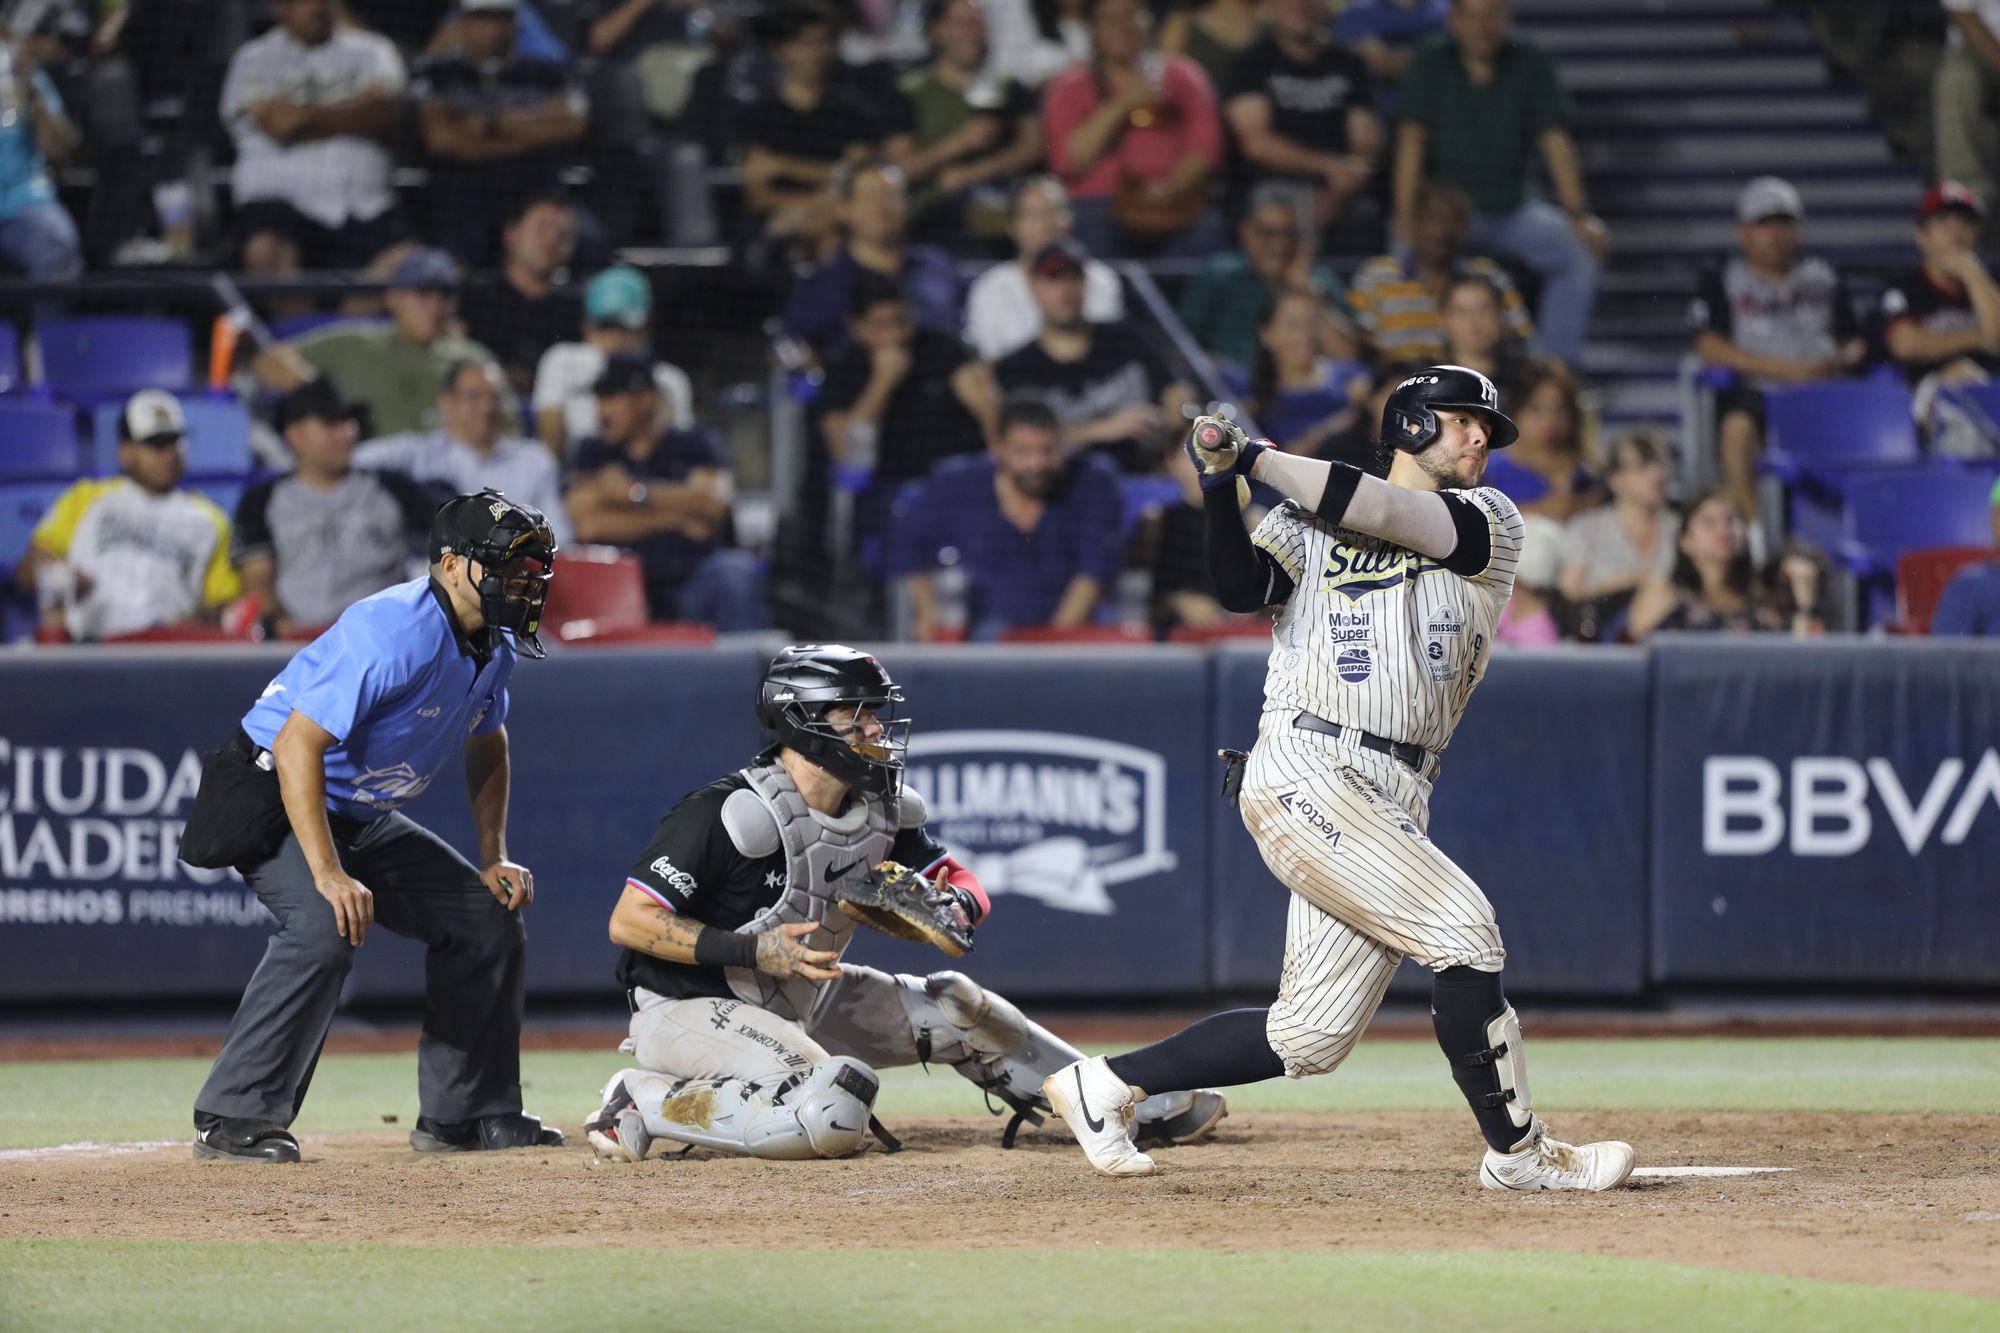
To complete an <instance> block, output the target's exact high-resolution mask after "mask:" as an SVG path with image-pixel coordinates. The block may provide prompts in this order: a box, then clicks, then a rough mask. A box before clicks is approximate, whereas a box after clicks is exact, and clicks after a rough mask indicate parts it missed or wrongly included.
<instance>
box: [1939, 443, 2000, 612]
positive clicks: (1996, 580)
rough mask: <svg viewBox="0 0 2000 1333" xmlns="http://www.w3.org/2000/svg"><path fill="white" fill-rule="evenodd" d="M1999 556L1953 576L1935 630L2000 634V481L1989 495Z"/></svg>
mask: <svg viewBox="0 0 2000 1333" xmlns="http://www.w3.org/2000/svg"><path fill="white" fill-rule="evenodd" d="M1989 503H1990V504H1991V505H1992V515H1993V546H1994V550H1995V553H1996V554H1995V558H1994V559H1992V560H1982V561H1980V562H1979V563H1977V564H1973V565H1967V566H1966V567H1965V568H1964V569H1961V570H1959V571H1958V573H1956V574H1954V575H1952V576H1951V582H1949V583H1947V584H1945V585H1944V592H1943V593H1942V594H1941V595H1940V596H1939V597H1938V604H1937V612H1936V614H1934V615H1933V616H1932V617H1931V633H1933V634H1952V635H1971V636H1977V637H1981V638H1995V637H2000V481H1996V482H1994V483H1993V492H1992V495H1991V496H1990V497H1989Z"/></svg>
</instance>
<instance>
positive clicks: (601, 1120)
mask: <svg viewBox="0 0 2000 1333" xmlns="http://www.w3.org/2000/svg"><path fill="white" fill-rule="evenodd" d="M583 1132H584V1135H585V1137H587V1138H588V1139H589V1140H590V1147H591V1150H592V1151H593V1152H595V1153H596V1154H597V1160H598V1161H600V1162H643V1161H645V1160H646V1153H647V1151H648V1150H649V1149H651V1148H652V1146H653V1136H652V1135H651V1134H648V1133H647V1132H646V1121H645V1118H644V1117H643V1116H641V1115H640V1114H639V1107H638V1105H637V1104H636V1103H634V1102H633V1100H632V1094H631V1093H629V1092H627V1091H625V1076H624V1075H623V1074H614V1075H613V1076H612V1078H611V1082H610V1083H609V1084H607V1085H606V1086H605V1089H604V1103H603V1105H601V1106H599V1107H598V1108H597V1111H596V1113H595V1114H593V1115H592V1116H591V1117H590V1119H588V1120H586V1121H584V1122H583Z"/></svg>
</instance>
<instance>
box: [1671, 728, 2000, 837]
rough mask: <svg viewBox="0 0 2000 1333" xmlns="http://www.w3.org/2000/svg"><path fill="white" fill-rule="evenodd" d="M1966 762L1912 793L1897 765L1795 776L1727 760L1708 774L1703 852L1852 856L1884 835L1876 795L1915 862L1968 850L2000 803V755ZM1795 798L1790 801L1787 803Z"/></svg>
mask: <svg viewBox="0 0 2000 1333" xmlns="http://www.w3.org/2000/svg"><path fill="white" fill-rule="evenodd" d="M1966 768H1967V765H1966V761H1965V760H1963V759H1961V758H1959V757H1958V756H1956V755H1953V756H1951V757H1950V758H1947V759H1945V760H1944V761H1943V762H1941V763H1939V764H1938V766H1937V768H1936V770H1935V771H1933V772H1932V773H1931V775H1930V778H1929V781H1928V782H1924V781H1922V780H1921V779H1919V782H1918V783H1916V784H1909V785H1906V784H1905V783H1904V781H1903V779H1902V777H1901V776H1900V775H1898V774H1897V772H1896V770H1895V768H1894V767H1893V766H1892V765H1891V764H1890V763H1889V761H1888V760H1887V759H1884V758H1882V757H1880V756H1876V757H1874V758H1871V759H1867V760H1860V759H1850V758H1848V757H1847V756H1845V755H1800V756H1799V757H1797V758H1795V759H1793V760H1792V761H1791V785H1790V791H1789V792H1787V790H1786V783H1785V770H1783V769H1781V768H1779V767H1778V765H1777V764H1776V763H1774V762H1773V761H1771V760H1769V759H1766V758H1764V757H1763V756H1762V755H1754V754H1718V755H1711V756H1709V757H1708V758H1707V759H1705V760H1703V761H1702V766H1701V849H1702V851H1704V852H1706V853H1707V854H1708V855H1710V856H1764V855H1767V854H1769V853H1771V852H1774V851H1777V850H1778V848H1779V847H1780V846H1783V845H1786V844H1789V846H1790V849H1791V853H1792V855H1794V856H1852V855H1854V854H1855V853H1856V852H1859V851H1860V850H1861V849H1862V848H1864V847H1866V846H1867V845H1868V843H1869V840H1870V839H1871V838H1873V837H1874V834H1875V811H1874V809H1873V807H1872V806H1871V804H1870V802H1869V799H1868V798H1869V794H1870V792H1871V791H1872V792H1873V794H1874V796H1875V799H1876V802H1877V803H1879V804H1880V806H1881V808H1882V811H1883V813H1884V814H1886V815H1888V817H1889V823H1890V824H1891V825H1892V826H1893V827H1894V828H1895V830H1896V835H1897V837H1898V838H1900V839H1901V840H1902V843H1903V847H1904V849H1905V850H1906V851H1908V852H1909V854H1910V855H1911V856H1916V855H1919V854H1920V853H1922V852H1923V851H1924V849H1925V848H1927V847H1928V846H1930V845H1931V842H1932V839H1933V837H1935V839H1936V841H1937V842H1938V843H1940V844H1942V845H1943V846H1946V847H1957V846H1961V845H1963V844H1964V842H1965V840H1966V839H1967V838H1968V837H1970V836H1971V834H1972V826H1973V824H1974V823H1976V822H1977V821H1978V819H1979V816H1980V815H1981V814H1983V813H1985V810H1986V807H1987V805H1988V804H1989V803H1992V804H2000V753H1996V752H1995V751H1994V750H1992V749H1988V750H1987V751H1986V753H1985V754H1983V755H1981V756H1980V757H1979V759H1978V761H1977V762H1976V763H1974V764H1973V765H1972V766H1971V772H1970V773H1969V774H1968V773H1967V771H1966ZM1788 797H1789V799H1787V798H1788Z"/></svg>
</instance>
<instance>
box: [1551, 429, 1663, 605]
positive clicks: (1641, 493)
mask: <svg viewBox="0 0 2000 1333" xmlns="http://www.w3.org/2000/svg"><path fill="white" fill-rule="evenodd" d="M1604 486H1605V489H1607V490H1608V491H1610V492H1611V503H1610V504H1607V505H1599V506H1598V507H1597V508H1595V509H1590V510H1586V511H1585V512H1583V513H1581V514H1578V515H1577V516H1576V517H1575V518H1573V519H1571V520H1570V521H1569V522H1568V523H1566V524H1565V525H1564V526H1563V542H1562V546H1563V564H1562V572H1561V575H1560V577H1559V579H1558V586H1559V587H1560V588H1561V589H1562V594H1563V596H1564V597H1565V598H1566V599H1567V600H1568V601H1569V603H1570V604H1571V605H1572V606H1573V607H1575V608H1576V610H1577V613H1578V625H1577V633H1578V635H1579V636H1580V637H1584V638H1591V639H1595V638H1598V637H1600V636H1599V634H1598V632H1597V630H1596V629H1595V626H1598V625H1603V624H1608V623H1609V622H1611V621H1612V620H1613V619H1615V618H1616V617H1617V616H1618V615H1620V614H1621V613H1622V612H1623V611H1624V610H1625V608H1626V607H1627V606H1629V605H1630V604H1631V601H1632V596H1633V594H1634V593H1635V592H1637V591H1638V589H1639V585H1640V584H1642V583H1644V582H1645V581H1646V580H1647V579H1649V578H1659V579H1665V578H1670V577H1671V576H1672V575H1673V572H1674V561H1675V560H1676V559H1677V558H1678V557H1679V554H1680V552H1679V547H1678V545H1677V540H1678V534H1679V529H1680V525H1679V523H1678V522H1677V521H1676V518H1675V514H1674V508H1673V506H1672V505H1671V504H1669V503H1668V502H1667V447H1666V445H1665V444H1663V443H1662V442H1661V441H1660V438H1659V437H1658V436H1657V435H1654V434H1652V433H1651V432H1649V431H1642V430H1638V431H1633V432H1631V433H1630V434H1627V435H1625V436H1623V437H1621V438H1620V439H1619V441H1618V443H1616V444H1614V445H1613V446H1612V447H1611V462H1610V466H1609V467H1608V468H1606V469H1605V473H1604Z"/></svg>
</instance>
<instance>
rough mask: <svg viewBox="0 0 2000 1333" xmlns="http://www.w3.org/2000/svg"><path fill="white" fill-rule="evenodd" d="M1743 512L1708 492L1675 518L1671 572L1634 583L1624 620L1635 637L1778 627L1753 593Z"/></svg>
mask: <svg viewBox="0 0 2000 1333" xmlns="http://www.w3.org/2000/svg"><path fill="white" fill-rule="evenodd" d="M1746 528H1747V525H1746V522H1745V519H1744V516H1743V511H1742V510H1740V509H1738V508H1737V507H1736V502H1735V501H1734V500H1732V499H1730V498H1729V493H1728V492H1727V491H1725V490H1722V489H1720V488H1717V489H1715V490H1711V491H1709V492H1707V493H1706V494H1704V495H1703V496H1701V497H1700V498H1699V499H1697V500H1696V501H1695V502H1694V503H1693V504H1691V505H1689V506H1688V507H1687V512H1686V513H1685V514H1683V515H1682V516H1681V531H1680V539H1679V541H1678V543H1677V544H1676V547H1675V556H1674V572H1673V573H1672V574H1671V575H1669V576H1668V577H1666V578H1660V577H1657V576H1655V577H1651V578H1648V579H1647V580H1646V581H1645V582H1644V583H1642V584H1640V585H1639V591H1638V595H1637V596H1635V597H1634V598H1633V599H1632V615H1631V619H1630V621H1629V622H1628V623H1629V626H1630V630H1631V635H1632V637H1633V638H1634V639H1635V640H1640V639H1644V638H1646V637H1647V636H1648V635H1650V634H1652V633H1653V632H1655V631H1656V630H1723V631H1730V632H1737V633H1741V632H1747V631H1762V630H1775V629H1781V628H1783V626H1782V625H1781V624H1780V623H1779V621H1778V618H1777V616H1776V615H1774V614H1773V613H1772V611H1771V610H1770V608H1769V607H1767V606H1765V605H1764V604H1763V602H1762V601H1761V600H1760V598H1759V596H1758V590H1757V588H1756V583H1755V577H1754V575H1753V573H1752V570H1751V565H1750V548H1749V544H1748V542H1747V540H1746V537H1747V532H1746Z"/></svg>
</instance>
